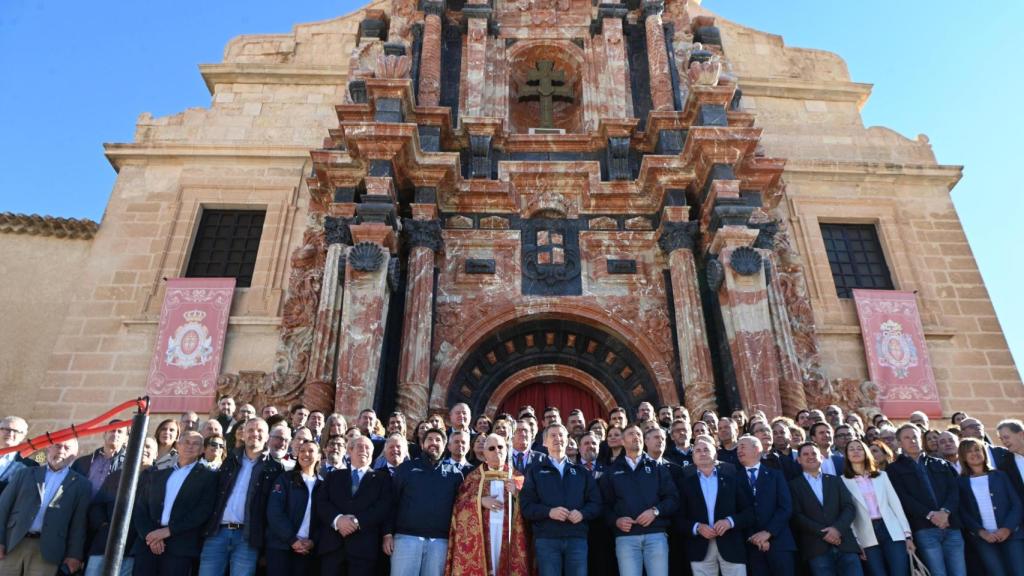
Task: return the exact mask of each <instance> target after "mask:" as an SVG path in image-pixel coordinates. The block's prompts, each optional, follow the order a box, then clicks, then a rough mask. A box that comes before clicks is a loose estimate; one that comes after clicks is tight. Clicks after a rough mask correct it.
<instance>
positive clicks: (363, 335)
mask: <svg viewBox="0 0 1024 576" xmlns="http://www.w3.org/2000/svg"><path fill="white" fill-rule="evenodd" d="M363 226H367V225H359V226H353V227H352V228H360V227H363ZM388 230H390V228H388ZM353 235H354V236H356V237H358V235H357V234H355V233H354V234H353ZM388 255H389V252H388V249H387V248H385V247H384V246H383V245H382V243H378V242H372V241H362V242H357V243H356V244H355V245H354V246H352V247H351V248H350V249H349V251H348V258H347V266H346V281H345V293H344V297H343V303H342V313H341V328H340V334H339V337H338V364H337V376H336V379H335V383H336V386H335V388H336V392H335V400H334V406H335V410H336V411H338V412H341V413H342V414H344V415H345V416H346V417H355V416H356V415H357V414H358V413H359V411H360V410H362V409H363V408H367V407H371V406H372V405H373V400H374V391H375V389H376V387H377V374H378V373H379V372H380V354H381V347H382V345H383V343H384V328H385V325H386V321H387V312H388V301H389V299H390V298H389V297H390V291H389V290H388V273H389V270H391V266H389V257H388Z"/></svg>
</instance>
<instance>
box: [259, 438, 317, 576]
mask: <svg viewBox="0 0 1024 576" xmlns="http://www.w3.org/2000/svg"><path fill="white" fill-rule="evenodd" d="M319 462H320V446H319V445H318V444H317V443H316V442H313V441H312V440H309V441H306V442H305V443H303V444H302V446H300V447H299V454H298V462H297V464H296V466H295V468H294V469H292V470H290V471H288V472H285V473H283V474H281V475H280V476H278V478H277V481H275V482H274V487H273V489H271V492H270V498H269V499H268V500H267V539H266V546H267V576H295V575H297V574H306V573H309V572H311V571H312V570H313V568H314V565H315V563H314V559H315V558H316V556H315V555H314V554H313V549H314V547H315V546H316V539H317V533H316V522H315V521H314V515H313V495H314V494H315V493H316V491H317V489H319V487H320V482H321V480H320V478H319V476H317V465H318V464H319Z"/></svg>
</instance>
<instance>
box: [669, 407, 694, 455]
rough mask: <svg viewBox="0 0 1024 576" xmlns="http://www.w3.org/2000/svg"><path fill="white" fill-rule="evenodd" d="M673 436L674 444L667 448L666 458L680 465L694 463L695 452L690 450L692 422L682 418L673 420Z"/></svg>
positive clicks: (670, 430) (670, 427) (671, 433)
mask: <svg viewBox="0 0 1024 576" xmlns="http://www.w3.org/2000/svg"><path fill="white" fill-rule="evenodd" d="M669 432H670V435H671V437H672V445H671V446H669V447H668V449H666V450H665V460H668V461H669V462H672V463H674V464H676V465H678V466H686V465H688V464H693V454H692V453H691V450H690V423H689V422H687V421H686V420H683V419H682V418H678V419H676V420H673V421H672V424H671V425H670V426H669Z"/></svg>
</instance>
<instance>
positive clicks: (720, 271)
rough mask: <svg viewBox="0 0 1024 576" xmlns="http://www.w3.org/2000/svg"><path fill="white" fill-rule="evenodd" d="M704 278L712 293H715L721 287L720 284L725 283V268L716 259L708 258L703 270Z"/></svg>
mask: <svg viewBox="0 0 1024 576" xmlns="http://www.w3.org/2000/svg"><path fill="white" fill-rule="evenodd" d="M704 277H705V279H706V280H707V282H708V288H710V289H711V291H712V292H716V291H718V289H719V288H721V287H722V282H724V281H725V268H724V267H723V266H722V263H721V262H719V261H718V259H717V258H708V261H707V264H706V265H705V268H704Z"/></svg>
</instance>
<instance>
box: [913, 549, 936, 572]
mask: <svg viewBox="0 0 1024 576" xmlns="http://www.w3.org/2000/svg"><path fill="white" fill-rule="evenodd" d="M910 576H932V573H931V572H929V571H928V567H927V566H925V565H924V562H922V561H921V559H920V558H918V557H917V552H915V553H913V554H911V555H910Z"/></svg>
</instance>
